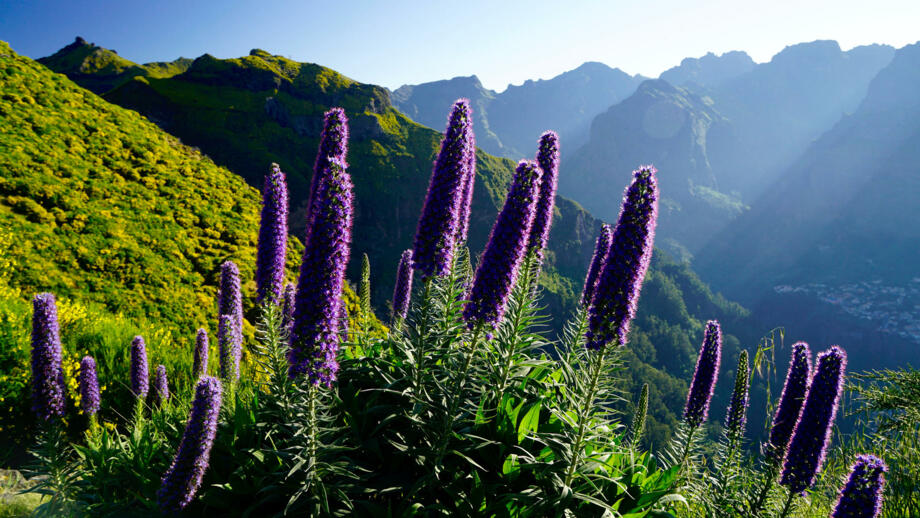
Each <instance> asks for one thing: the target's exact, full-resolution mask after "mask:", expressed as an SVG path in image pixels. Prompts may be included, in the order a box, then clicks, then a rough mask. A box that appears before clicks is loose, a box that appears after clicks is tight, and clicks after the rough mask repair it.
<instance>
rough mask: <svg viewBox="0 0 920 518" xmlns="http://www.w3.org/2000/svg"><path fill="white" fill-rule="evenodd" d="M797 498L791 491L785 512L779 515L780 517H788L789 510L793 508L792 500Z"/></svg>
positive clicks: (784, 508) (784, 507)
mask: <svg viewBox="0 0 920 518" xmlns="http://www.w3.org/2000/svg"><path fill="white" fill-rule="evenodd" d="M794 498H795V493H794V492H792V491H789V497H788V498H786V505H784V506H783V512H782V513H781V514H780V515H779V518H786V516H788V515H789V510H790V509H791V508H792V500H793V499H794Z"/></svg>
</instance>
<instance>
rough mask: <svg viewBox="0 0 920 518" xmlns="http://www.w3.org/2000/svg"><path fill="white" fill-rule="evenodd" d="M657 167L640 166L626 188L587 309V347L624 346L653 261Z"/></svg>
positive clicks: (656, 204)
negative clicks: (604, 261) (611, 343)
mask: <svg viewBox="0 0 920 518" xmlns="http://www.w3.org/2000/svg"><path fill="white" fill-rule="evenodd" d="M656 172H657V170H656V169H655V168H654V167H652V166H642V167H640V168H639V169H638V170H636V171H634V172H633V177H634V178H633V181H632V183H631V184H630V185H629V187H627V188H626V193H625V195H624V197H623V206H622V208H621V209H620V217H619V219H618V220H617V225H616V227H615V228H614V229H613V237H612V238H611V243H610V251H609V252H608V253H607V262H606V264H604V269H603V270H602V271H601V274H600V277H599V278H598V281H597V287H596V288H595V291H594V300H592V301H591V307H590V308H589V310H588V332H587V333H586V337H587V339H588V342H587V344H586V345H587V347H588V349H593V350H598V349H601V348H603V347H606V346H607V345H608V344H610V342H613V341H615V342H616V344H617V345H620V346H623V345H626V339H627V336H628V335H629V322H630V321H631V320H632V319H633V317H634V316H635V315H636V305H637V304H638V302H639V290H641V289H642V281H643V280H644V279H645V272H646V271H647V270H648V265H649V262H650V261H651V259H652V248H653V246H652V245H653V243H654V242H655V224H656V222H657V220H658V182H657V181H656V180H655V173H656Z"/></svg>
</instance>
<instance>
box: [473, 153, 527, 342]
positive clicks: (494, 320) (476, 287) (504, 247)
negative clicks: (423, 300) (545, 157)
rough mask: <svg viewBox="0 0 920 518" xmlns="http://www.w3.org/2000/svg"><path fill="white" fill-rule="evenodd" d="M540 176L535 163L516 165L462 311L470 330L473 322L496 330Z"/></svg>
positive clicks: (522, 251) (522, 249) (524, 239)
mask: <svg viewBox="0 0 920 518" xmlns="http://www.w3.org/2000/svg"><path fill="white" fill-rule="evenodd" d="M542 174H543V172H542V171H541V170H540V167H539V166H537V164H536V162H532V161H529V160H521V161H520V162H519V163H518V166H517V171H516V172H515V175H514V183H512V184H511V188H510V189H509V190H508V197H507V198H505V205H504V207H502V211H501V212H500V213H499V214H498V219H496V220H495V225H494V226H493V227H492V233H491V234H490V235H489V242H488V244H487V245H486V250H485V252H483V254H482V259H481V260H480V261H479V267H478V268H477V269H476V275H475V277H474V279H473V286H472V288H471V289H470V300H469V302H467V303H466V306H465V307H464V308H463V319H464V320H466V322H467V324H468V325H469V326H470V327H472V326H473V325H474V324H475V323H476V322H479V323H484V324H489V325H491V326H492V327H495V326H496V325H497V324H498V323H499V322H500V321H501V319H502V316H504V314H505V304H506V303H507V301H508V296H509V295H510V294H511V289H512V288H513V287H514V283H515V281H516V280H517V275H518V270H519V269H520V266H521V263H522V262H523V261H524V255H525V254H526V252H527V238H528V237H529V236H530V229H531V227H532V226H533V218H534V212H535V210H536V206H537V197H538V196H539V189H540V176H541V175H542Z"/></svg>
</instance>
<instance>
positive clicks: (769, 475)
mask: <svg viewBox="0 0 920 518" xmlns="http://www.w3.org/2000/svg"><path fill="white" fill-rule="evenodd" d="M776 468H777V463H776V462H771V463H770V464H769V465H768V466H767V470H766V472H765V473H764V481H763V487H762V488H761V489H760V494H759V495H758V496H757V501H756V502H754V505H752V506H751V516H757V513H758V512H760V509H761V508H762V507H763V504H764V502H766V501H767V495H769V494H770V489H772V488H773V482H774V480H776Z"/></svg>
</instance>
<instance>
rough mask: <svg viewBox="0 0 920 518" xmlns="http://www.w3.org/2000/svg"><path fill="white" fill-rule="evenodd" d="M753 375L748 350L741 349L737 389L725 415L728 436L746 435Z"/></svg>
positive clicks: (736, 376) (736, 375) (733, 437)
mask: <svg viewBox="0 0 920 518" xmlns="http://www.w3.org/2000/svg"><path fill="white" fill-rule="evenodd" d="M750 375H751V370H750V366H749V365H748V353H747V351H741V356H739V357H738V370H737V372H736V373H735V389H734V390H733V391H732V400H731V403H730V404H729V405H728V413H727V415H726V416H725V429H726V431H727V432H728V436H729V437H731V438H732V439H737V438H739V437H741V436H742V435H744V423H745V418H746V417H747V408H748V381H749V378H750Z"/></svg>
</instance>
